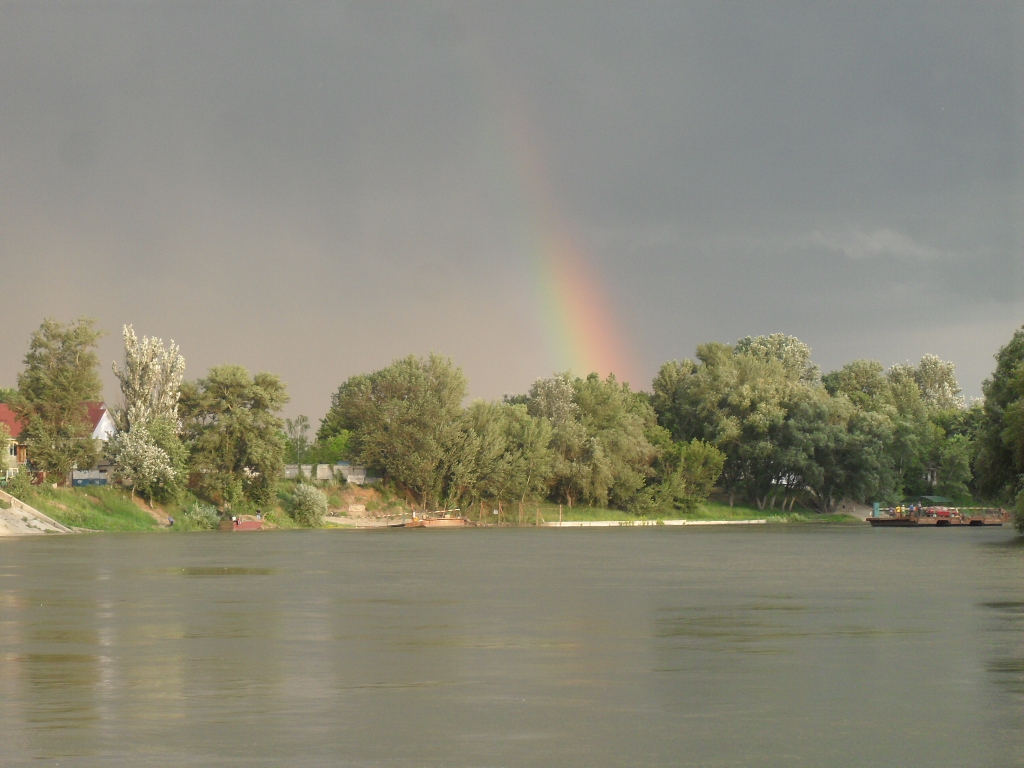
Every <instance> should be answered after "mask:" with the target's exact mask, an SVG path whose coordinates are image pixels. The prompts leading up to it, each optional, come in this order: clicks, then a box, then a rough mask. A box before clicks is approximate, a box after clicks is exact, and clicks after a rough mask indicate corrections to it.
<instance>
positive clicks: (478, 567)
mask: <svg viewBox="0 0 1024 768" xmlns="http://www.w3.org/2000/svg"><path fill="white" fill-rule="evenodd" d="M918 533H919V532H918ZM957 533H959V534H961V535H959V536H956V535H954V536H946V537H939V536H920V535H918V536H916V537H914V536H908V535H905V533H904V532H901V531H871V530H867V531H864V532H854V533H851V532H850V531H848V530H844V531H842V532H835V533H833V532H830V531H829V530H828V529H815V530H809V531H792V530H790V531H786V532H776V531H771V530H769V531H762V532H756V533H755V532H735V531H733V532H713V531H703V532H692V531H633V530H631V531H625V532H618V531H598V532H588V531H582V532H576V531H573V532H565V531H539V532H520V531H478V532H472V535H468V536H465V535H453V536H440V537H410V536H401V535H398V536H389V535H381V536H373V537H366V536H347V535H344V534H330V535H324V534H318V533H315V532H311V533H293V534H288V533H282V534H268V535H260V536H248V537H247V536H237V537H222V536H199V535H197V536H152V535H150V536H146V535H138V536H135V535H124V536H93V537H61V538H59V539H58V538H56V537H55V538H54V539H46V540H42V541H19V542H14V543H11V542H3V541H0V563H2V564H3V566H4V567H3V571H2V572H3V574H4V578H3V580H2V581H0V687H2V691H3V695H2V696H0V733H2V734H3V741H2V744H0V762H3V764H4V765H5V767H6V766H8V765H12V766H28V765H35V764H37V763H38V761H39V760H41V759H51V760H53V761H55V762H56V761H57V760H59V761H60V762H61V763H62V765H68V764H70V765H77V766H100V765H102V766H107V765H115V766H117V765H124V766H135V765H139V764H155V765H171V764H173V765H183V766H211V765H231V766H236V765H237V766H241V765H246V766H271V765H284V764H287V765H300V766H301V765H310V766H313V765H324V764H349V765H388V766H421V765H427V766H431V765H438V766H439V765H449V766H470V765H473V766H477V765H559V766H562V765H567V766H574V765H580V766H584V765H585V766H595V765H596V766H599V765H624V764H630V765H639V766H668V765H672V766H677V765H680V766H686V765H693V766H698V765H699V766H708V765H758V766H791V765H796V764H805V765H829V766H843V765H851V766H853V765H867V764H876V765H901V766H915V765H920V766H941V765H972V766H993V767H994V766H999V768H1005V766H1012V765H1021V764H1022V762H1021V761H1022V759H1024V736H1022V732H1024V695H1022V694H1024V646H1022V644H1021V643H1022V638H1024V594H1022V584H1021V579H1020V574H1021V563H1022V562H1024V561H1021V555H1022V554H1024V550H1021V549H1020V548H1017V547H1008V546H1005V542H1006V541H1007V540H1008V539H1009V535H1008V533H1007V532H1001V531H977V532H975V531H969V532H967V531H965V532H957ZM563 534H568V535H563ZM877 534H885V535H877ZM890 534H892V535H890ZM975 534H976V535H975ZM934 563H943V564H944V565H943V567H944V568H946V567H950V568H952V569H953V570H955V572H956V573H957V578H956V579H950V580H946V581H944V582H939V581H937V580H935V579H932V578H930V577H929V576H928V574H929V573H931V572H933V571H934ZM225 577H226V578H225ZM921 712H926V713H927V717H926V718H925V719H923V720H921V719H914V718H909V719H908V717H907V715H908V713H921ZM934 723H941V724H942V727H941V728H938V729H937V728H934V727H932V724H934Z"/></svg>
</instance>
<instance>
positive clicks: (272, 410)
mask: <svg viewBox="0 0 1024 768" xmlns="http://www.w3.org/2000/svg"><path fill="white" fill-rule="evenodd" d="M288 400H289V397H288V393H287V391H286V387H285V384H284V382H282V381H281V379H280V378H278V377H277V376H275V375H274V374H272V373H257V374H256V375H255V376H250V375H249V372H248V371H247V370H246V369H245V368H243V367H242V366H240V365H221V366H216V367H214V368H211V369H210V371H209V373H207V375H206V377H205V378H202V379H199V380H197V381H194V382H192V381H187V382H185V383H184V384H182V385H181V399H180V400H179V403H178V413H179V416H180V418H181V425H182V437H183V439H184V442H185V446H186V448H187V449H188V452H189V461H190V465H191V469H192V471H193V472H194V476H195V478H196V481H197V485H198V488H199V491H200V492H201V493H202V494H204V495H205V496H207V497H208V498H210V499H211V500H213V501H216V502H220V503H227V504H238V503H251V504H266V503H267V502H269V501H271V500H272V499H273V498H274V493H275V490H276V488H277V482H278V480H279V479H280V477H281V476H282V475H283V474H284V455H285V449H286V446H285V436H284V432H283V430H284V420H283V419H282V418H281V417H280V416H278V413H279V412H280V410H281V409H282V408H283V407H284V406H285V404H286V403H287V402H288Z"/></svg>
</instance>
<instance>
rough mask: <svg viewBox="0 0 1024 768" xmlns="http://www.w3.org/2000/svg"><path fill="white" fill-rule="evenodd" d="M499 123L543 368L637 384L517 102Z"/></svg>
mask: <svg viewBox="0 0 1024 768" xmlns="http://www.w3.org/2000/svg"><path fill="white" fill-rule="evenodd" d="M501 111H502V112H503V113H504V118H505V119H504V121H503V124H504V125H505V126H506V129H505V133H506V136H507V139H506V146H507V147H509V150H508V152H507V155H508V157H509V158H510V161H511V163H512V165H513V166H514V176H515V177H516V179H517V182H518V183H517V185H516V186H517V187H518V196H519V197H520V198H521V200H522V201H524V202H525V206H523V207H524V209H525V210H526V211H527V214H526V215H525V216H524V220H525V224H526V226H525V227H524V231H525V233H526V234H525V238H524V240H525V246H526V250H527V252H528V253H529V254H530V259H529V260H530V266H531V272H532V274H533V283H534V287H535V290H534V294H535V301H536V303H537V306H538V313H537V314H538V317H539V318H540V319H541V322H542V326H543V331H544V336H545V338H546V340H547V346H548V351H549V355H550V358H551V361H552V362H553V363H554V365H555V370H557V371H566V370H568V371H570V372H571V373H573V374H574V375H577V376H586V375H587V374H589V373H591V372H597V373H598V374H599V375H600V376H601V377H605V376H607V375H608V374H610V373H613V374H615V376H616V378H618V379H619V380H620V381H627V382H634V383H636V382H638V381H639V379H638V378H636V368H635V367H634V365H633V361H632V356H631V355H630V353H629V347H628V345H627V343H626V336H625V334H624V333H623V332H622V329H621V325H620V323H619V321H618V319H617V317H616V314H615V311H614V308H613V302H612V301H611V298H610V296H609V291H608V290H607V289H606V288H605V285H604V282H603V280H602V279H601V276H600V274H599V272H598V270H597V269H596V267H595V265H594V264H593V261H592V260H591V259H590V258H589V257H588V255H587V253H586V250H585V249H584V248H583V246H582V245H581V243H580V239H579V238H578V237H575V236H574V235H573V230H572V227H571V226H570V225H569V224H568V222H567V221H565V219H564V218H563V216H562V215H561V210H560V209H561V206H560V205H559V204H558V202H557V199H556V195H555V194H554V193H553V186H554V185H553V184H552V182H551V175H550V173H549V172H548V170H547V164H546V163H545V162H544V161H543V156H542V155H543V153H542V152H541V151H540V143H539V142H538V141H536V140H535V139H534V137H533V131H532V129H531V124H530V121H529V120H528V119H527V117H526V116H527V114H528V112H527V110H526V109H525V107H524V106H523V103H522V101H521V100H520V99H515V100H512V99H510V100H507V101H506V108H505V109H503V110H501Z"/></svg>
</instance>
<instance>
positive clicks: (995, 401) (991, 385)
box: [977, 327, 1024, 499]
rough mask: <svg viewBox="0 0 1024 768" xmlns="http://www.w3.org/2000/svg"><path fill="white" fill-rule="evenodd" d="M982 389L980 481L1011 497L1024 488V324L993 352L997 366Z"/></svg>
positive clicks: (1001, 495)
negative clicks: (1003, 344) (983, 402)
mask: <svg viewBox="0 0 1024 768" xmlns="http://www.w3.org/2000/svg"><path fill="white" fill-rule="evenodd" d="M982 392H983V393H984V395H985V405H984V419H983V422H982V425H981V430H980V431H981V434H980V437H979V442H980V450H979V454H978V460H977V467H978V473H979V481H980V483H979V484H980V486H981V489H982V490H983V491H984V492H985V493H987V494H990V495H991V496H995V497H999V498H1003V499H1012V498H1014V497H1015V496H1016V495H1017V493H1018V492H1019V491H1022V490H1024V327H1021V328H1020V329H1018V330H1017V331H1016V332H1015V333H1014V334H1013V338H1011V339H1010V341H1009V342H1008V343H1007V344H1006V345H1005V346H1004V347H1002V349H1000V350H999V352H998V353H996V369H995V371H993V373H992V378H990V379H987V380H986V381H985V382H984V383H983V384H982Z"/></svg>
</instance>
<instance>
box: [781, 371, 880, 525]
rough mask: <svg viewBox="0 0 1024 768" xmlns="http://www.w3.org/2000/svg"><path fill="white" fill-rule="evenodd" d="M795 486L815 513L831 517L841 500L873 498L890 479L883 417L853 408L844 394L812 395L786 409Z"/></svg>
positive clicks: (822, 393) (826, 393)
mask: <svg viewBox="0 0 1024 768" xmlns="http://www.w3.org/2000/svg"><path fill="white" fill-rule="evenodd" d="M787 430H789V431H790V434H791V441H792V443H793V445H794V446H795V450H794V452H793V454H792V455H793V462H792V463H791V465H790V467H791V469H792V471H793V478H792V479H791V482H794V481H795V483H796V484H797V485H798V486H799V487H801V488H804V489H806V492H807V494H808V497H809V500H810V502H811V504H812V505H813V506H814V508H815V509H817V510H818V512H821V513H823V514H832V513H834V512H835V511H836V509H837V507H838V506H839V503H840V502H841V501H842V500H843V499H852V500H854V501H859V502H865V501H868V500H869V499H872V500H873V499H874V498H875V497H877V495H878V494H879V493H881V492H882V491H883V490H884V489H885V488H886V485H887V482H888V479H889V467H890V457H889V454H888V448H889V442H890V440H891V439H892V426H891V423H890V421H889V419H888V417H887V416H885V415H884V414H880V413H877V412H875V411H870V410H865V409H862V408H858V407H857V406H856V405H855V404H854V403H853V401H851V400H850V398H849V397H847V396H846V395H845V394H843V393H837V394H836V395H830V394H829V393H828V392H827V391H825V390H816V391H814V392H813V393H812V394H811V396H810V397H806V398H803V399H801V400H800V401H799V402H797V403H796V404H794V407H793V408H791V409H790V412H789V417H788V419H787Z"/></svg>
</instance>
